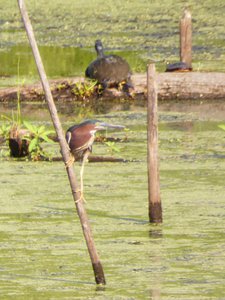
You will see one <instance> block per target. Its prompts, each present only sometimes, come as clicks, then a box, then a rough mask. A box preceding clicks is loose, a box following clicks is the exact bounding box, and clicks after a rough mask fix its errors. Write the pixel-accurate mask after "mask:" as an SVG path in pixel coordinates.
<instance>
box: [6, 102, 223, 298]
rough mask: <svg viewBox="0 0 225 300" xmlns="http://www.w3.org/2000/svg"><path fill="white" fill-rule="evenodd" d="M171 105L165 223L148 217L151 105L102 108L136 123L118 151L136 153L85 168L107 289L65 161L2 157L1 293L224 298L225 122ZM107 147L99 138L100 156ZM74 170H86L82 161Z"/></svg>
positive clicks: (164, 135) (110, 116)
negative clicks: (97, 276) (99, 282)
mask: <svg viewBox="0 0 225 300" xmlns="http://www.w3.org/2000/svg"><path fill="white" fill-rule="evenodd" d="M167 105H168V104H167ZM205 105H206V104H202V107H205V108H206V107H207V108H208V107H209V108H210V110H211V111H212V110H213V105H212V104H211V106H210V104H207V105H208V106H205ZM188 107H192V108H193V107H195V108H196V109H189V110H188ZM163 110H164V106H163V105H162V106H161V105H160V111H161V112H160V124H159V142H160V144H159V147H160V179H161V197H162V203H163V217H164V222H163V224H162V225H160V226H153V225H149V223H148V205H147V173H146V125H145V122H146V113H145V109H144V108H143V107H141V106H140V107H136V108H134V107H130V108H129V109H127V111H123V112H121V111H119V112H115V110H113V111H108V112H107V113H106V114H105V113H104V114H103V113H101V114H100V115H97V117H98V118H99V119H103V120H110V121H111V122H115V123H121V124H124V125H126V126H127V127H128V128H129V129H130V130H129V131H128V132H126V133H124V132H114V133H112V135H113V136H118V137H123V136H124V135H125V134H126V135H127V137H128V141H127V142H124V143H118V145H117V146H118V148H119V149H120V152H119V153H118V154H117V156H121V157H124V158H126V159H130V160H133V161H132V162H129V163H99V164H94V163H89V164H87V165H86V168H85V197H86V200H87V203H86V208H87V211H88V215H89V218H90V221H91V226H92V230H93V233H94V237H95V242H96V246H97V249H98V252H99V254H100V257H101V261H102V263H103V267H104V271H105V275H106V280H107V285H106V287H104V288H101V289H98V288H96V286H95V283H94V278H93V272H92V268H91V265H90V259H89V256H88V253H87V250H86V245H85V242H84V239H83V236H82V232H81V227H80V224H79V221H78V217H77V215H76V211H75V208H74V203H73V201H72V197H71V192H70V188H69V184H68V180H67V176H66V172H65V168H64V166H63V164H62V163H61V162H52V163H51V162H50V163H46V162H18V161H13V160H10V161H6V160H4V158H2V159H1V169H0V173H1V177H0V178H1V180H0V189H1V197H0V203H1V213H0V221H1V225H0V229H1V231H0V241H1V244H0V259H1V267H0V274H1V275H0V279H1V280H0V289H1V295H4V296H3V299H11V298H16V299H154V300H155V299H224V298H225V291H224V284H225V275H224V267H225V263H224V261H225V254H224V253H225V231H224V228H225V221H224V220H225V218H224V207H225V204H224V200H225V196H224V195H225V194H224V187H225V185H224V169H225V150H224V146H225V132H224V131H222V130H220V129H219V128H218V127H217V125H218V124H219V123H221V119H220V118H215V117H214V116H213V117H212V116H211V117H210V116H209V115H208V116H207V115H205V117H204V119H203V118H201V117H200V113H199V112H193V111H194V110H195V111H197V106H196V105H194V106H191V105H189V106H187V107H186V110H187V112H186V113H183V112H181V109H179V105H178V106H177V109H175V107H174V108H173V111H171V112H168V110H167V112H165V111H163ZM24 112H25V110H24ZM35 112H36V113H37V109H35ZM29 115H31V111H30V110H29ZM42 115H45V113H44V114H42ZM61 118H62V119H63V120H66V123H64V127H67V126H68V125H69V124H71V123H73V122H74V117H73V116H72V115H70V114H68V113H66V114H64V112H63V111H62V112H61ZM43 121H44V117H43ZM45 121H47V122H48V117H47V113H46V116H45ZM56 150H57V149H56ZM108 150H109V149H108V148H107V147H106V146H105V145H102V144H97V143H96V144H95V145H94V154H95V155H98V154H99V155H107V154H108V152H107V151H108ZM75 168H76V172H79V165H76V166H75Z"/></svg>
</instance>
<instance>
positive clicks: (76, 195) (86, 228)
mask: <svg viewBox="0 0 225 300" xmlns="http://www.w3.org/2000/svg"><path fill="white" fill-rule="evenodd" d="M18 5H19V9H20V13H21V16H22V19H23V23H24V26H25V29H26V32H27V36H28V39H29V42H30V45H31V48H32V51H33V55H34V59H35V62H36V65H37V69H38V72H39V76H40V79H41V83H42V87H43V89H44V92H45V97H46V101H47V103H48V108H49V112H50V115H51V118H52V122H53V125H54V127H55V130H56V133H57V136H58V140H59V144H60V148H61V153H62V157H63V161H64V163H65V164H66V162H67V161H68V160H69V158H70V151H69V148H68V145H67V142H66V140H65V135H64V132H63V129H62V126H61V123H60V120H59V117H58V114H57V110H56V107H55V103H54V100H53V97H52V94H51V90H50V86H49V82H48V80H47V76H46V73H45V70H44V66H43V63H42V60H41V56H40V53H39V50H38V47H37V43H36V40H35V37H34V32H33V28H32V25H31V22H30V19H29V16H28V13H27V10H26V6H25V3H24V1H23V0H18ZM66 170H67V174H68V178H69V182H70V186H71V190H72V195H73V199H74V201H75V205H76V208H77V213H78V216H79V218H80V222H81V225H82V229H83V234H84V237H85V240H86V244H87V247H88V252H89V255H90V258H91V262H92V267H93V271H94V275H95V281H96V283H97V284H105V277H104V272H103V268H102V264H101V262H100V260H99V257H98V254H97V251H96V248H95V244H94V239H93V236H92V232H91V229H90V224H89V220H88V217H87V213H86V210H85V207H84V204H83V201H78V200H79V199H80V196H81V195H80V191H79V185H78V181H77V179H76V176H75V173H74V169H73V166H69V167H67V168H66Z"/></svg>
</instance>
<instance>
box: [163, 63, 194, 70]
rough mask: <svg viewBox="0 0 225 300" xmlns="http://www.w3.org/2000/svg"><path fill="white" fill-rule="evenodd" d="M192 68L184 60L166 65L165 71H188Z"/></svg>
mask: <svg viewBox="0 0 225 300" xmlns="http://www.w3.org/2000/svg"><path fill="white" fill-rule="evenodd" d="M190 71H192V68H191V67H189V66H188V65H187V64H186V63H185V62H182V61H179V62H176V63H173V64H168V65H167V66H166V72H190Z"/></svg>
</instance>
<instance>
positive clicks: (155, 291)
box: [149, 226, 163, 300]
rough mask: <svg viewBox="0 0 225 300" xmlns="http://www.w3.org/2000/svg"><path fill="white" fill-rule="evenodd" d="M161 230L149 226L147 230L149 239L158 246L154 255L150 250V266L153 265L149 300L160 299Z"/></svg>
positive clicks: (159, 227) (158, 227) (157, 227)
mask: <svg viewBox="0 0 225 300" xmlns="http://www.w3.org/2000/svg"><path fill="white" fill-rule="evenodd" d="M162 236H163V234H162V228H161V226H151V228H150V230H149V237H150V239H151V241H152V242H154V244H155V245H156V244H157V245H158V246H159V247H157V250H156V252H155V253H154V250H152V249H151V259H152V262H151V265H152V264H154V268H153V274H152V277H153V280H152V282H153V283H151V289H150V299H152V300H160V299H161V269H162V266H161V255H160V253H161V251H160V247H161V241H162Z"/></svg>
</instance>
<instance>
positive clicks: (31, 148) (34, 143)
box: [28, 138, 38, 152]
mask: <svg viewBox="0 0 225 300" xmlns="http://www.w3.org/2000/svg"><path fill="white" fill-rule="evenodd" d="M37 145H38V139H37V138H34V139H33V140H32V141H31V142H30V145H29V148H28V150H29V152H32V151H34V150H35V149H36V148H37Z"/></svg>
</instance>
